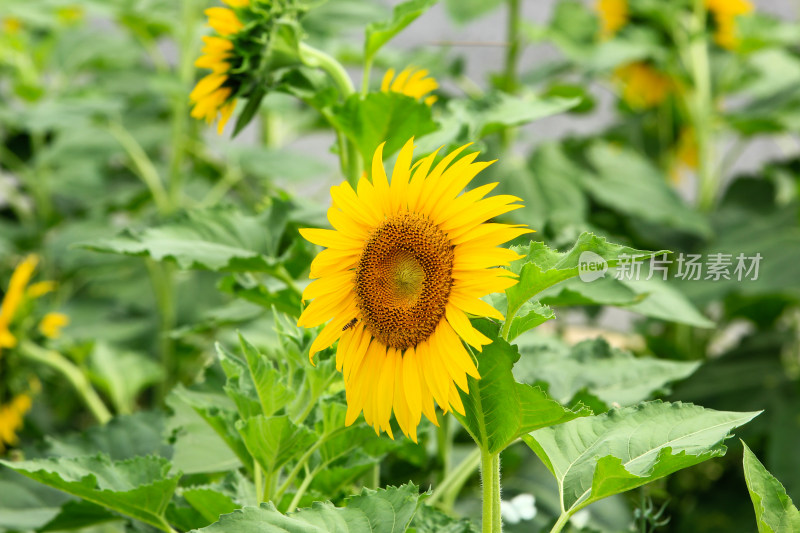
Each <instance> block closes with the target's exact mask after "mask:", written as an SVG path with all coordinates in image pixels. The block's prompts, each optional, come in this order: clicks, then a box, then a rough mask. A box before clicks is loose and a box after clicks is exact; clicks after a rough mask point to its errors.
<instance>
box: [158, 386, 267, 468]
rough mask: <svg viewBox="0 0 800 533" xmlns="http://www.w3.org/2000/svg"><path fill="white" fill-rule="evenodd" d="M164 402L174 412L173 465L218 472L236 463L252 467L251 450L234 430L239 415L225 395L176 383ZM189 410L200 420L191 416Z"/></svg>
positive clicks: (235, 466) (236, 464) (232, 466)
mask: <svg viewBox="0 0 800 533" xmlns="http://www.w3.org/2000/svg"><path fill="white" fill-rule="evenodd" d="M167 404H168V405H169V406H170V407H171V408H172V409H173V411H175V418H176V420H174V421H173V425H174V426H175V429H176V432H177V435H176V439H175V457H174V461H175V463H176V466H180V467H181V468H182V469H183V470H184V472H187V473H197V472H218V471H222V470H228V469H231V468H237V467H238V466H239V465H244V466H245V468H247V469H248V470H252V468H253V461H252V459H251V457H250V453H249V452H248V451H247V447H246V446H245V445H244V442H243V441H242V437H241V435H239V432H238V431H237V430H236V421H237V420H238V418H239V417H238V414H237V413H236V408H235V405H234V402H232V401H231V400H230V398H229V397H228V396H226V395H224V394H222V393H218V392H203V391H198V390H191V389H187V388H186V387H184V386H183V385H178V386H177V387H175V388H174V389H173V390H172V393H171V394H170V396H169V397H168V398H167ZM190 409H191V411H189V410H190ZM187 411H188V412H187ZM192 412H193V413H194V414H195V415H196V416H197V417H199V418H200V419H201V420H198V419H197V417H193V416H192V414H191V413H192ZM209 430H213V433H210V432H209ZM216 437H219V438H216ZM220 440H221V441H222V443H224V445H222V443H221V442H220ZM225 446H227V449H226V448H225ZM226 452H228V453H226ZM232 455H233V456H232ZM211 458H213V460H212V459H211ZM237 459H238V461H237Z"/></svg>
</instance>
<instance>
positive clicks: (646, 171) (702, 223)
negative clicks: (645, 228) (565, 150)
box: [583, 143, 711, 237]
mask: <svg viewBox="0 0 800 533" xmlns="http://www.w3.org/2000/svg"><path fill="white" fill-rule="evenodd" d="M588 157H589V161H590V162H591V164H592V166H593V167H594V168H595V170H596V172H597V173H596V174H595V175H594V176H591V175H587V176H586V178H585V180H584V183H583V185H584V187H585V188H586V190H588V191H589V193H590V194H591V195H592V196H593V197H594V198H595V200H597V201H598V202H599V203H601V204H603V205H605V206H607V207H610V208H612V209H616V210H618V211H620V212H622V213H624V214H627V215H630V216H633V217H636V218H639V219H641V220H646V221H648V222H653V223H656V224H664V225H666V226H667V227H669V228H674V229H677V230H682V231H685V232H688V233H692V234H695V235H699V236H701V237H709V236H710V235H711V228H710V226H709V224H708V222H707V221H706V219H705V218H703V216H702V215H700V214H699V213H698V212H696V211H694V210H693V209H691V208H690V207H689V206H688V205H687V204H686V202H684V201H683V200H682V199H681V198H680V196H678V193H676V192H675V190H674V189H673V188H672V187H670V186H669V184H668V183H667V181H666V179H665V177H664V176H663V174H662V172H661V171H660V170H659V169H658V168H656V167H655V166H654V165H653V163H652V162H650V161H649V160H647V159H645V158H644V157H643V156H641V155H639V154H637V153H636V152H633V151H632V150H629V149H624V148H620V147H618V146H611V145H608V144H602V143H597V144H594V145H592V146H591V147H590V148H589V152H588Z"/></svg>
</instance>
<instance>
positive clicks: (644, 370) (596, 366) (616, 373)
mask: <svg viewBox="0 0 800 533" xmlns="http://www.w3.org/2000/svg"><path fill="white" fill-rule="evenodd" d="M520 351H521V353H522V361H521V362H520V364H518V365H516V366H515V367H514V376H515V377H516V378H517V379H519V380H521V381H523V382H525V383H536V382H539V381H543V382H545V383H547V384H548V389H547V392H548V394H550V396H552V397H553V398H554V399H555V400H557V401H559V402H561V403H563V404H568V403H569V402H570V401H571V400H572V399H573V398H574V397H575V395H576V394H578V393H579V392H580V391H582V390H587V391H588V392H589V393H591V394H592V395H594V396H596V397H597V398H599V399H600V400H602V401H603V403H605V404H606V406H612V405H615V404H616V405H617V406H623V407H624V406H628V405H633V404H635V403H639V402H641V401H643V400H647V399H650V398H651V397H652V395H653V394H654V393H657V392H660V391H664V390H665V389H666V388H667V384H668V383H670V382H673V381H678V380H681V379H685V378H687V377H688V376H690V375H691V374H692V373H694V371H695V370H697V368H698V367H699V366H700V363H699V362H684V361H667V360H664V359H655V358H652V357H634V356H633V355H632V354H631V353H630V352H626V351H623V350H618V349H616V348H611V347H610V346H609V345H608V343H607V342H606V341H605V340H604V339H602V338H599V339H594V340H587V341H583V342H581V343H579V344H577V345H575V346H573V347H572V349H571V350H570V351H569V352H568V353H562V352H559V351H557V350H553V349H552V347H551V346H542V347H541V348H540V349H538V350H533V349H530V348H527V349H526V347H523V348H521V350H520ZM606 409H607V408H606Z"/></svg>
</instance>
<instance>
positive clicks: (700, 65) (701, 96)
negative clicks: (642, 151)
mask: <svg viewBox="0 0 800 533" xmlns="http://www.w3.org/2000/svg"><path fill="white" fill-rule="evenodd" d="M706 18H707V12H706V5H705V1H704V0H695V5H694V13H693V16H692V20H691V27H690V35H691V38H690V41H689V58H690V62H691V74H692V81H693V83H694V91H693V93H692V95H691V102H690V105H689V106H688V107H689V109H690V112H691V119H692V125H693V126H694V130H695V136H696V138H697V154H698V172H699V178H700V179H699V183H700V190H699V191H698V204H699V207H700V209H702V210H705V211H707V210H710V209H711V208H713V206H714V202H715V201H716V198H717V189H718V188H719V180H718V175H717V172H715V169H714V145H713V123H714V101H713V92H712V86H711V66H710V60H709V56H708V41H707V38H706V30H707V27H706Z"/></svg>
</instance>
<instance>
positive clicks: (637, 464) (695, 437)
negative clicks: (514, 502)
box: [522, 401, 759, 514]
mask: <svg viewBox="0 0 800 533" xmlns="http://www.w3.org/2000/svg"><path fill="white" fill-rule="evenodd" d="M758 414H759V413H757V412H755V413H735V412H726V411H713V410H711V409H704V408H703V407H700V406H697V405H692V404H682V403H663V402H660V401H656V402H645V403H641V404H639V405H636V406H632V407H624V408H621V409H613V410H611V411H609V412H608V413H604V414H602V415H596V416H591V417H588V418H582V419H579V420H573V421H571V422H569V423H567V424H562V425H559V426H555V427H550V428H544V429H540V430H537V431H534V432H532V433H530V434H529V435H525V436H523V437H522V439H523V440H524V441H525V443H527V444H528V446H530V447H531V448H532V449H533V451H534V452H535V453H536V455H538V456H539V458H540V459H541V460H542V461H543V462H544V464H545V465H546V466H547V468H548V469H549V470H550V472H551V473H552V474H553V475H554V476H555V478H556V481H557V483H558V491H559V495H560V498H561V505H562V509H564V510H565V512H567V513H569V514H572V513H574V512H575V511H577V510H579V509H581V508H583V507H585V506H587V505H589V504H590V503H592V502H595V501H597V500H600V499H602V498H606V497H608V496H611V495H613V494H619V493H621V492H625V491H628V490H631V489H634V488H636V487H639V486H641V485H644V484H646V483H649V482H651V481H654V480H656V479H659V478H662V477H664V476H667V475H669V474H671V473H673V472H676V471H678V470H681V469H683V468H687V467H689V466H693V465H696V464H698V463H701V462H703V461H705V460H707V459H710V458H712V457H717V456H720V455H724V454H725V451H726V447H725V446H724V445H723V444H722V442H723V441H724V440H725V439H726V438H728V437H729V433H730V431H731V430H732V429H734V428H736V427H739V426H741V425H743V424H745V423H747V422H749V421H750V420H751V419H752V418H753V417H755V416H757V415H758Z"/></svg>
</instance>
